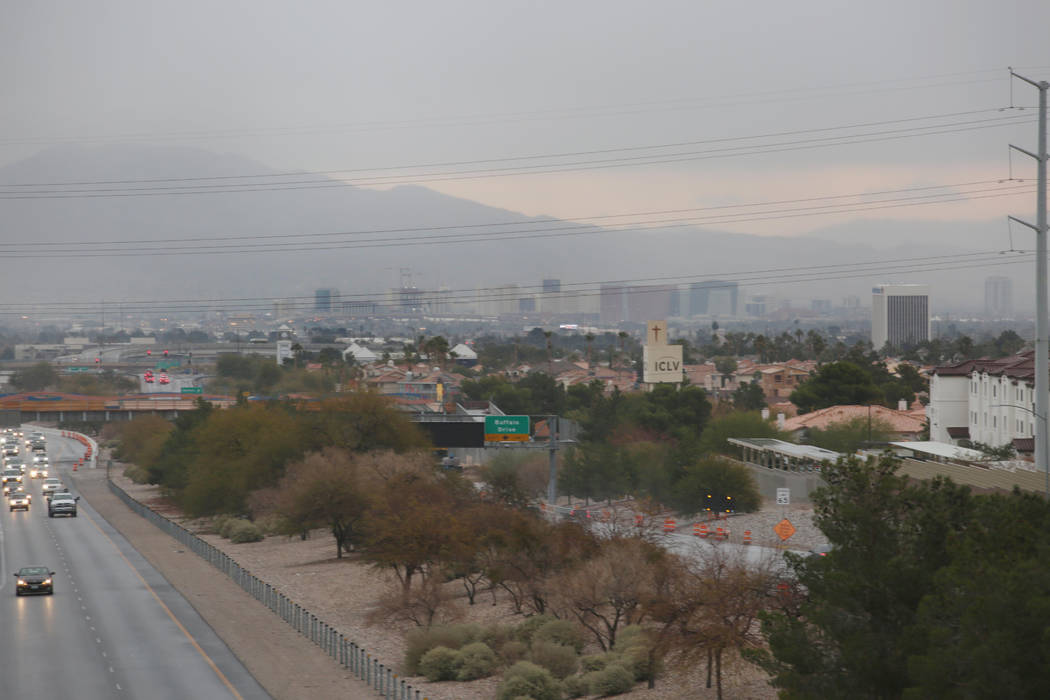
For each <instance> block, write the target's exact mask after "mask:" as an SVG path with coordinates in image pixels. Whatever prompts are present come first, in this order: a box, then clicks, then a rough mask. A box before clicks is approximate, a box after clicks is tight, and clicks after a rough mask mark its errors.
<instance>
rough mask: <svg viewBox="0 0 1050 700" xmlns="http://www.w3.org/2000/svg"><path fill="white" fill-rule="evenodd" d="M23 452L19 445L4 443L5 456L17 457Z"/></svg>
mask: <svg viewBox="0 0 1050 700" xmlns="http://www.w3.org/2000/svg"><path fill="white" fill-rule="evenodd" d="M20 454H22V452H21V450H19V449H18V445H13V444H8V445H4V456H5V457H17V456H18V455H20Z"/></svg>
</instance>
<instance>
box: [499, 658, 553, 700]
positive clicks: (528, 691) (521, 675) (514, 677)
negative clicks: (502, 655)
mask: <svg viewBox="0 0 1050 700" xmlns="http://www.w3.org/2000/svg"><path fill="white" fill-rule="evenodd" d="M564 692H565V690H564V687H563V686H562V684H561V682H560V681H558V680H555V678H554V676H552V675H551V674H550V671H548V670H547V669H545V668H540V667H539V666H537V665H536V664H532V663H529V662H528V661H519V662H518V663H516V664H514V665H513V666H511V667H510V668H509V669H507V672H506V673H505V674H504V675H503V682H502V683H501V684H500V686H499V689H498V690H497V691H496V700H516V699H517V698H521V697H526V698H531V699H532V700H561V699H562V696H563V694H564Z"/></svg>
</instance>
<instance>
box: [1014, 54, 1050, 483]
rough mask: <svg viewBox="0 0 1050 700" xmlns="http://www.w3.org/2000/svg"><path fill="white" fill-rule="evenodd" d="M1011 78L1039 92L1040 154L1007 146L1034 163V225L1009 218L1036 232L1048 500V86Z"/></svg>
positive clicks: (1039, 397)
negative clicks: (1035, 179) (1028, 157)
mask: <svg viewBox="0 0 1050 700" xmlns="http://www.w3.org/2000/svg"><path fill="white" fill-rule="evenodd" d="M1010 75H1011V76H1012V77H1014V78H1017V79H1019V80H1023V81H1024V82H1026V83H1028V84H1029V85H1032V86H1034V87H1035V88H1036V89H1038V90H1039V152H1038V153H1032V152H1031V151H1026V150H1025V149H1023V148H1019V147H1017V146H1014V145H1012V144H1011V145H1010V148H1013V149H1015V150H1017V151H1020V152H1021V153H1024V154H1025V155H1027V156H1031V157H1032V158H1034V159H1035V161H1036V164H1037V171H1036V172H1037V182H1036V220H1035V225H1034V226H1033V225H1032V224H1030V223H1028V222H1026V221H1022V220H1020V219H1018V218H1016V217H1013V216H1011V217H1010V219H1011V220H1013V221H1016V222H1017V223H1019V224H1021V225H1023V226H1027V227H1028V228H1030V229H1032V230H1033V231H1035V310H1036V313H1035V411H1033V413H1034V414H1035V416H1036V423H1035V425H1036V434H1035V468H1036V469H1037V470H1039V471H1042V472H1043V473H1044V474H1045V475H1046V495H1047V498H1050V460H1048V451H1047V450H1048V447H1050V442H1048V440H1047V431H1048V430H1050V425H1048V424H1047V416H1048V415H1050V355H1048V348H1047V342H1048V341H1050V338H1048V337H1047V336H1048V333H1047V330H1048V322H1047V315H1048V314H1047V284H1046V251H1047V245H1046V229H1047V224H1046V92H1047V88H1050V83H1048V82H1047V81H1045V80H1042V81H1039V82H1036V81H1034V80H1029V79H1028V78H1025V77H1024V76H1021V75H1018V74H1017V73H1014V71H1013V69H1011V70H1010Z"/></svg>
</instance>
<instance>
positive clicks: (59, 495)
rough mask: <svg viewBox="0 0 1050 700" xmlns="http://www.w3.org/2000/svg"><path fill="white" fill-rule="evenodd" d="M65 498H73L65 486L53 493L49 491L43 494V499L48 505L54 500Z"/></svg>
mask: <svg viewBox="0 0 1050 700" xmlns="http://www.w3.org/2000/svg"><path fill="white" fill-rule="evenodd" d="M66 496H68V497H69V498H73V494H72V493H70V492H69V489H67V488H66V487H65V486H59V487H58V489H56V490H55V491H50V492H48V493H46V494H44V498H46V499H47V502H48V503H50V502H51V501H52V500H53V499H55V498H63V497H66Z"/></svg>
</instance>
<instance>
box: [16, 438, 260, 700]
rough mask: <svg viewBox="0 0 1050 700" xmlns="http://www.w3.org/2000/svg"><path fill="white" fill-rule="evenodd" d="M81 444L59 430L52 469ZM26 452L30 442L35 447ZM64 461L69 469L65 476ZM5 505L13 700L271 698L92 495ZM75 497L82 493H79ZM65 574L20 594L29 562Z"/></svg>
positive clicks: (52, 445) (32, 484)
mask: <svg viewBox="0 0 1050 700" xmlns="http://www.w3.org/2000/svg"><path fill="white" fill-rule="evenodd" d="M81 450H82V447H81V446H80V444H79V443H76V442H73V441H66V440H61V439H56V438H51V439H50V440H49V444H48V451H49V454H50V456H51V460H52V475H53V476H55V475H57V476H59V477H63V476H65V477H67V478H66V479H65V481H66V483H70V484H71V482H70V481H69V479H68V474H63V472H64V471H67V470H68V469H69V468H70V467H69V463H68V462H65V463H63V462H62V460H63V459H65V460H69V459H70V458H71V457H72V456H73V455H74V453H77V454H79V452H80V451H81ZM23 451H24V448H23ZM55 466H58V469H57V474H56V469H55ZM25 482H26V486H27V488H26V490H27V491H28V492H29V493H31V494H32V496H33V503H32V506H31V508H30V510H29V511H28V512H22V511H16V512H13V513H12V512H10V511H9V510H8V509H7V508H6V503H4V504H3V506H4V508H3V510H0V685H2V687H3V696H4V697H10V698H23V697H24V698H59V697H69V696H73V697H77V698H82V699H87V700H94V699H100V698H124V697H126V698H144V699H145V698H148V699H151V700H152V699H154V698H172V699H173V700H175V699H179V700H182V699H184V698H209V699H211V698H217V699H218V698H244V699H246V700H247V699H257V698H269V697H270V696H269V695H268V694H267V693H266V691H265V690H264V689H263V688H262V687H261V686H260V685H259V684H258V683H257V682H256V681H255V679H254V678H252V676H251V675H250V674H249V673H248V671H247V670H246V669H245V668H244V666H243V665H242V664H241V663H240V661H239V660H238V659H237V658H236V657H235V656H234V655H233V654H232V653H231V652H230V650H229V648H228V647H227V646H226V645H225V643H224V642H223V641H222V640H221V639H219V638H218V637H217V636H216V635H215V633H214V632H213V631H212V629H211V628H210V627H209V626H208V624H207V623H206V622H205V621H204V620H202V619H201V618H200V616H199V615H198V614H197V613H196V611H195V610H194V609H193V608H192V607H191V606H190V605H189V603H187V601H186V600H185V599H184V598H183V597H182V595H181V594H179V593H178V592H177V591H176V590H174V589H173V588H172V587H171V586H170V585H169V584H168V583H167V581H166V580H165V579H164V578H163V577H162V576H161V575H160V574H159V573H158V572H157V571H156V570H155V569H154V568H153V567H152V566H151V565H150V564H149V563H148V562H147V561H146V560H145V559H143V557H142V556H141V555H139V554H138V552H136V551H135V550H134V549H133V548H132V547H131V546H130V545H129V544H128V543H127V541H126V540H125V539H124V538H123V536H121V535H120V534H119V533H118V532H117V531H116V530H114V529H113V528H112V527H111V526H110V525H109V524H108V523H107V522H106V521H105V520H103V519H102V518H101V517H99V515H98V514H97V513H96V512H95V511H94V510H93V509H92V508H91V506H90V505H89V504H88V503H87V502H86V501H85V500H83V499H82V500H81V501H80V503H79V515H78V517H76V518H53V519H52V518H48V517H47V503H46V501H45V499H44V497H43V495H42V494H41V492H40V483H41V482H40V481H39V480H33V479H30V478H29V475H28V471H27V473H26V477H25ZM74 493H75V491H74ZM35 565H43V566H47V567H49V568H50V569H51V570H53V571H55V576H54V585H55V593H54V595H51V596H47V595H43V596H22V597H16V596H15V593H14V587H15V579H14V576H13V573H14V572H15V571H17V569H18V568H19V567H22V566H35Z"/></svg>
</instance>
